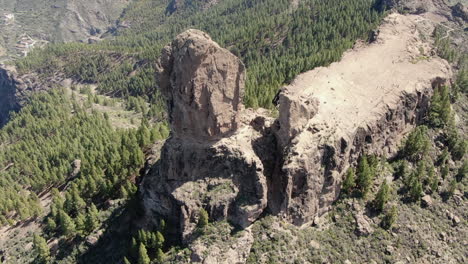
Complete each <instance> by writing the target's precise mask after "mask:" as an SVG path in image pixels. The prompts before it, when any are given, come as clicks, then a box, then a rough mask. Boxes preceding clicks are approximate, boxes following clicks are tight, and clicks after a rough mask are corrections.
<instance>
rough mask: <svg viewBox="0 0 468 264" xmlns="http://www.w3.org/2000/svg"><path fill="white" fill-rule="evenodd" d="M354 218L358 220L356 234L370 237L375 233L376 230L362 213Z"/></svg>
mask: <svg viewBox="0 0 468 264" xmlns="http://www.w3.org/2000/svg"><path fill="white" fill-rule="evenodd" d="M354 218H355V220H356V233H357V234H358V235H359V236H368V235H370V234H372V233H373V232H374V228H372V226H371V224H370V223H369V222H368V221H367V220H366V218H365V217H364V215H363V214H362V213H357V214H356V215H355V216H354Z"/></svg>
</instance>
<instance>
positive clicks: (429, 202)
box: [421, 195, 433, 207]
mask: <svg viewBox="0 0 468 264" xmlns="http://www.w3.org/2000/svg"><path fill="white" fill-rule="evenodd" d="M432 204H433V201H432V198H431V196H430V195H424V196H423V198H421V205H422V206H423V207H431V206H432Z"/></svg>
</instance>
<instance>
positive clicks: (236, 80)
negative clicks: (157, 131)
mask: <svg viewBox="0 0 468 264" xmlns="http://www.w3.org/2000/svg"><path fill="white" fill-rule="evenodd" d="M160 65H161V70H160V72H159V74H158V80H159V83H160V88H161V90H162V92H163V94H164V95H165V96H166V98H167V99H168V105H169V113H170V121H171V129H172V132H173V133H174V134H175V135H176V136H180V137H193V138H197V139H214V138H220V137H224V136H227V135H229V134H231V133H233V132H234V131H235V130H236V129H237V128H238V126H239V120H238V117H239V114H238V112H239V111H240V110H242V99H243V96H244V82H245V67H244V65H243V64H242V62H241V61H240V60H239V59H238V58H237V57H236V56H234V55H233V54H232V53H230V52H229V51H228V50H226V49H223V48H221V47H219V45H218V44H216V43H215V42H214V41H213V40H211V38H210V37H209V36H208V35H207V34H205V33H203V32H201V31H198V30H193V29H191V30H188V31H186V32H184V33H182V34H180V35H179V36H177V37H176V39H175V40H174V41H173V42H172V44H171V45H170V46H167V47H165V48H164V50H163V52H162V56H161V62H160Z"/></svg>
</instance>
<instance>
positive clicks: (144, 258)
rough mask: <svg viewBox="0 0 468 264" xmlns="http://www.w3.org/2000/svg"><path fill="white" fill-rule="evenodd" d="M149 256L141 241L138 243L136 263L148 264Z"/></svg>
mask: <svg viewBox="0 0 468 264" xmlns="http://www.w3.org/2000/svg"><path fill="white" fill-rule="evenodd" d="M150 262H151V261H150V258H149V256H148V252H147V251H146V247H145V245H144V244H143V243H140V247H139V249H138V264H150Z"/></svg>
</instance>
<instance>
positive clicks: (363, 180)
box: [357, 155, 374, 198]
mask: <svg viewBox="0 0 468 264" xmlns="http://www.w3.org/2000/svg"><path fill="white" fill-rule="evenodd" d="M357 175H358V178H357V185H358V188H359V190H360V191H361V195H362V197H364V198H365V197H366V196H367V194H368V192H369V191H370V188H371V187H372V182H373V180H374V176H373V175H372V170H371V168H370V166H369V164H368V161H367V157H366V156H365V155H363V156H362V157H361V159H360V160H359V164H358V172H357Z"/></svg>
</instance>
